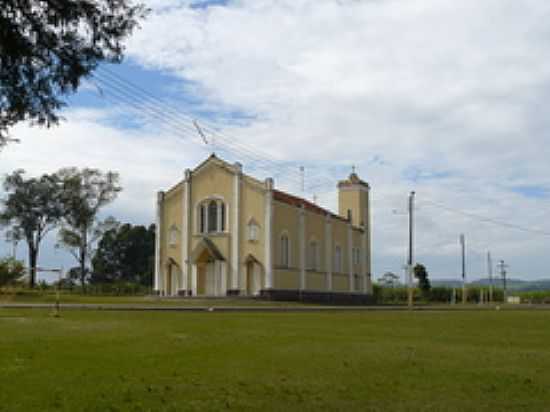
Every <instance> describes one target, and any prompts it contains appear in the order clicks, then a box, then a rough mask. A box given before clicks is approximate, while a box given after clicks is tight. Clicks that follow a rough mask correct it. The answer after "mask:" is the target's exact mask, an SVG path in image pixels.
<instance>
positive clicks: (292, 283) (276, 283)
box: [273, 269, 300, 289]
mask: <svg viewBox="0 0 550 412" xmlns="http://www.w3.org/2000/svg"><path fill="white" fill-rule="evenodd" d="M273 287H274V288H275V289H299V288H300V272H299V271H297V270H285V269H275V270H274V271H273Z"/></svg>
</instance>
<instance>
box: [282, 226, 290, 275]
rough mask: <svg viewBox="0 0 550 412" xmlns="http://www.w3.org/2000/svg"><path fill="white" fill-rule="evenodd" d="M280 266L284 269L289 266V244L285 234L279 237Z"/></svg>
mask: <svg viewBox="0 0 550 412" xmlns="http://www.w3.org/2000/svg"><path fill="white" fill-rule="evenodd" d="M281 266H283V267H286V268H287V267H289V266H290V259H289V243H288V236H287V235H286V234H284V235H282V236H281Z"/></svg>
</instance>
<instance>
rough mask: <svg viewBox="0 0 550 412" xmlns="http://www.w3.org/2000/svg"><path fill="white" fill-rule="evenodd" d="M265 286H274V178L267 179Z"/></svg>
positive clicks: (269, 287) (268, 287)
mask: <svg viewBox="0 0 550 412" xmlns="http://www.w3.org/2000/svg"><path fill="white" fill-rule="evenodd" d="M265 189H266V192H265V230H264V236H265V242H264V244H265V288H266V289H271V288H273V245H272V244H271V241H272V239H273V179H272V178H267V179H265Z"/></svg>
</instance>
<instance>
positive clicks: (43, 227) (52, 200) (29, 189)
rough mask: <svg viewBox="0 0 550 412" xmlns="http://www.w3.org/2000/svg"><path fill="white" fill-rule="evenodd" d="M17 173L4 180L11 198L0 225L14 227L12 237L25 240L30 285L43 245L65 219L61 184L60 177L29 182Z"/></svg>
mask: <svg viewBox="0 0 550 412" xmlns="http://www.w3.org/2000/svg"><path fill="white" fill-rule="evenodd" d="M24 174H25V172H24V171H23V170H17V171H15V172H13V173H12V174H11V175H8V176H7V177H6V178H5V180H4V190H5V191H6V192H7V194H8V196H7V199H5V200H4V201H3V204H4V207H3V209H2V212H1V213H0V223H1V224H2V225H5V226H11V230H10V233H11V236H15V237H16V238H18V239H24V240H25V241H26V243H27V248H28V252H29V268H30V276H29V282H30V286H31V287H34V284H35V280H36V265H37V262H38V254H39V250H40V243H41V242H42V240H43V239H44V237H45V236H46V234H47V233H48V232H50V231H51V230H52V229H54V228H55V227H56V226H57V225H58V223H59V220H60V218H61V213H62V207H61V202H60V193H61V192H60V183H59V180H58V178H57V176H56V175H47V174H44V175H42V176H41V177H40V178H29V179H25V177H24Z"/></svg>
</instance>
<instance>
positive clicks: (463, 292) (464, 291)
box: [460, 234, 468, 304]
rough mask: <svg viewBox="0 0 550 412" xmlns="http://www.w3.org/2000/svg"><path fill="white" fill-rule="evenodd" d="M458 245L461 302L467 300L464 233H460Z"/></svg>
mask: <svg viewBox="0 0 550 412" xmlns="http://www.w3.org/2000/svg"><path fill="white" fill-rule="evenodd" d="M460 245H461V247H462V303H463V304H465V303H466V302H467V300H468V299H467V296H466V250H465V249H466V239H465V238H464V234H461V235H460Z"/></svg>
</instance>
